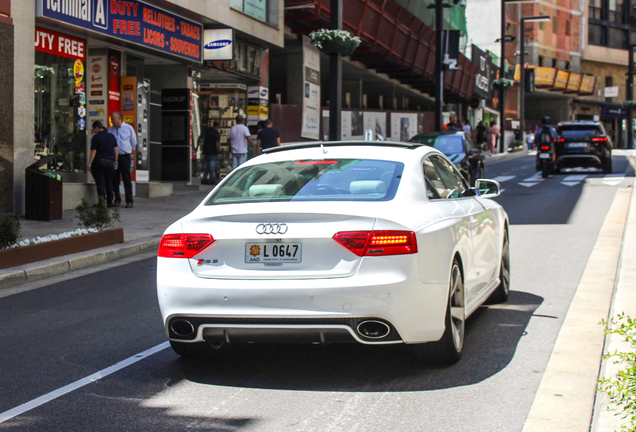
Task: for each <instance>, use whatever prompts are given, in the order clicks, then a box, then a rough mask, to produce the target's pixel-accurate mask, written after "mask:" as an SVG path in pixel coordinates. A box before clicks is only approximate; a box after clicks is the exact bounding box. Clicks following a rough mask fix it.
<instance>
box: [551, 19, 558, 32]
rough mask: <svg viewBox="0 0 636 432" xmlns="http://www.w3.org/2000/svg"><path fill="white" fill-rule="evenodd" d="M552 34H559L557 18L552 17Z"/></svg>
mask: <svg viewBox="0 0 636 432" xmlns="http://www.w3.org/2000/svg"><path fill="white" fill-rule="evenodd" d="M552 33H557V17H552Z"/></svg>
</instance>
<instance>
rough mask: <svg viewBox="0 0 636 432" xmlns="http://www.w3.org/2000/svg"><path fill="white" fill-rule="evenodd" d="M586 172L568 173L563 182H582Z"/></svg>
mask: <svg viewBox="0 0 636 432" xmlns="http://www.w3.org/2000/svg"><path fill="white" fill-rule="evenodd" d="M587 177H588V176H587V174H580V175H569V176H567V177H565V178H564V179H563V181H565V182H582V181H583V180H585V179H586V178H587Z"/></svg>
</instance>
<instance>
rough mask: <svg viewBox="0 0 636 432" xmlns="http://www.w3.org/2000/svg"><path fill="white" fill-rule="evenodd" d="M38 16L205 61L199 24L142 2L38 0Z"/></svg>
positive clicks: (201, 27)
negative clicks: (202, 53) (202, 54)
mask: <svg viewBox="0 0 636 432" xmlns="http://www.w3.org/2000/svg"><path fill="white" fill-rule="evenodd" d="M36 1H37V3H36V15H37V16H39V17H46V18H51V19H54V20H57V21H62V22H64V23H67V24H71V25H74V26H77V27H81V28H83V29H86V30H90V31H94V32H98V33H101V34H105V35H108V36H112V37H115V38H117V39H122V40H125V41H128V42H132V43H135V44H138V45H142V46H145V47H148V48H153V49H156V50H160V51H163V52H165V53H167V54H172V55H175V56H178V57H181V58H185V59H188V60H194V61H197V62H201V61H202V58H201V57H202V56H201V37H202V36H203V26H202V25H201V24H200V23H197V22H194V21H191V20H189V19H186V18H183V17H181V16H179V15H175V14H173V13H171V12H168V11H165V10H163V9H160V8H158V7H156V6H152V5H148V4H146V3H144V2H142V1H139V0H36Z"/></svg>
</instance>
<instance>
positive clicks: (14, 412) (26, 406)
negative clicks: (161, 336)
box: [0, 342, 170, 423]
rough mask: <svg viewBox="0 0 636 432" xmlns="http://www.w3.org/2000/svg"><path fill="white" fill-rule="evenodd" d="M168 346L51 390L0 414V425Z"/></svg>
mask: <svg viewBox="0 0 636 432" xmlns="http://www.w3.org/2000/svg"><path fill="white" fill-rule="evenodd" d="M169 346H170V343H169V342H164V343H162V344H159V345H157V346H155V347H152V348H150V349H147V350H146V351H143V352H140V353H139V354H135V355H134V356H132V357H128V358H127V359H126V360H122V361H120V362H119V363H116V364H114V365H112V366H109V367H107V368H106V369H102V370H100V371H99V372H95V373H94V374H92V375H89V376H87V377H86V378H82V379H80V380H78V381H75V382H74V383H71V384H68V385H65V386H64V387H60V388H59V389H57V390H53V391H52V392H50V393H47V394H45V395H42V396H40V397H38V398H35V399H33V400H31V401H29V402H26V403H23V404H22V405H20V406H17V407H15V408H12V409H10V410H9V411H5V412H3V413H0V423H4V422H6V421H7V420H10V419H12V418H13V417H16V416H19V415H21V414H24V413H25V412H27V411H31V410H32V409H34V408H37V407H39V406H40V405H44V404H45V403H47V402H51V401H52V400H54V399H57V398H59V397H60V396H64V395H65V394H68V393H70V392H72V391H75V390H77V389H79V388H82V387H84V386H85V385H87V384H90V383H93V382H95V381H98V380H100V379H102V378H104V377H107V376H108V375H110V374H112V373H115V372H117V371H119V370H121V369H123V368H125V367H127V366H130V365H132V364H135V363H137V362H138V361H140V360H143V359H145V358H146V357H149V356H151V355H153V354H155V353H158V352H159V351H162V350H164V349H166V348H168V347H169Z"/></svg>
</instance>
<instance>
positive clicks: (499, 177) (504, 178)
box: [493, 176, 517, 183]
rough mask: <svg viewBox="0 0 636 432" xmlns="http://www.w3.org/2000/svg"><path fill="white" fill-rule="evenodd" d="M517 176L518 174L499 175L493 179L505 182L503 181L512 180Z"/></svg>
mask: <svg viewBox="0 0 636 432" xmlns="http://www.w3.org/2000/svg"><path fill="white" fill-rule="evenodd" d="M515 177H517V176H497V177H495V178H494V179H493V180H495V181H498V182H499V183H503V182H506V181H508V180H512V179H513V178H515Z"/></svg>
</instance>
